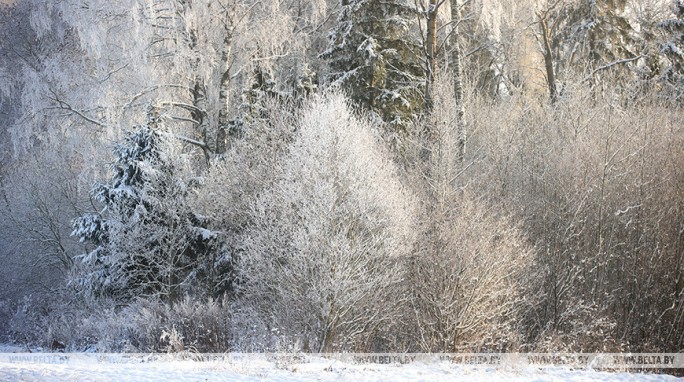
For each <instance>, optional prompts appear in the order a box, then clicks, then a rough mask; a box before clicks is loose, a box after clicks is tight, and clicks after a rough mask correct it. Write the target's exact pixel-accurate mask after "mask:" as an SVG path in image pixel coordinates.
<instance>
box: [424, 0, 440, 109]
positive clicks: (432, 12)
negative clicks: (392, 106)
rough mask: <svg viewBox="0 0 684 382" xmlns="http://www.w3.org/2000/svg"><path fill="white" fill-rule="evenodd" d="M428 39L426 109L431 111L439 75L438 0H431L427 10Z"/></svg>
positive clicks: (426, 48)
mask: <svg viewBox="0 0 684 382" xmlns="http://www.w3.org/2000/svg"><path fill="white" fill-rule="evenodd" d="M426 40H427V41H426V44H425V45H426V47H425V50H426V52H425V54H426V56H427V70H426V76H425V110H426V111H430V109H432V104H433V93H434V90H433V89H434V83H435V76H436V75H437V0H430V5H429V7H428V10H427V38H426Z"/></svg>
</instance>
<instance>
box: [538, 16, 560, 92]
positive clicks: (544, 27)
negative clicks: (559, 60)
mask: <svg viewBox="0 0 684 382" xmlns="http://www.w3.org/2000/svg"><path fill="white" fill-rule="evenodd" d="M538 17H539V25H540V27H541V33H542V42H543V44H544V46H543V48H544V65H545V66H546V82H547V84H548V86H549V97H550V98H551V103H552V104H553V103H556V100H557V97H558V96H557V92H556V74H555V73H554V71H553V53H552V51H551V41H550V40H551V37H550V31H549V26H548V24H547V23H546V18H544V17H542V16H541V15H538Z"/></svg>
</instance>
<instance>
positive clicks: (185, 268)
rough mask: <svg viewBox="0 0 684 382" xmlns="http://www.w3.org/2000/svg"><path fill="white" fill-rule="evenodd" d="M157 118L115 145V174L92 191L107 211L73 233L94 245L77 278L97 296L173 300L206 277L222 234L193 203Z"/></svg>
mask: <svg viewBox="0 0 684 382" xmlns="http://www.w3.org/2000/svg"><path fill="white" fill-rule="evenodd" d="M158 123H159V121H157V120H156V119H154V117H152V119H151V120H150V121H149V122H148V124H147V125H145V126H138V127H137V128H136V129H134V130H133V131H131V132H128V133H127V134H126V137H125V138H124V139H123V141H122V142H120V143H118V144H117V145H116V146H115V148H114V155H115V162H114V164H113V166H112V169H113V171H114V174H113V176H112V178H111V180H110V181H109V182H108V183H102V184H98V185H96V186H95V187H94V188H93V190H92V193H93V196H94V197H95V199H96V200H97V201H98V202H100V203H101V204H102V205H103V206H104V207H103V209H102V210H101V211H100V212H99V213H95V214H85V215H83V216H81V217H79V218H77V219H75V221H74V232H73V235H75V236H77V237H79V238H80V239H81V240H82V241H87V242H90V243H92V245H93V246H94V248H92V249H91V250H90V251H89V252H88V253H86V254H84V255H82V256H79V257H78V259H79V260H80V263H81V270H80V272H79V273H78V274H77V275H76V276H75V279H74V282H75V283H76V284H77V285H79V286H80V287H82V288H83V289H84V290H85V291H86V292H90V293H92V294H94V295H96V296H103V297H113V298H115V299H117V300H123V301H126V300H129V299H131V298H134V297H139V296H160V297H161V298H163V299H164V300H166V301H169V302H173V301H175V300H176V299H177V298H178V296H179V295H180V294H181V293H182V292H186V291H187V288H188V287H189V286H190V285H193V284H196V283H197V282H199V281H198V278H199V277H201V274H198V273H201V272H202V265H203V264H202V261H203V260H205V258H206V256H207V254H208V253H209V252H210V251H211V250H212V248H213V241H214V239H215V234H214V233H212V232H210V231H208V230H206V229H205V228H203V225H204V224H205V222H204V221H203V219H202V218H201V217H200V216H197V215H195V214H194V213H193V212H192V211H191V209H190V207H189V202H188V200H189V193H190V192H191V190H192V189H193V187H194V186H193V184H192V179H191V178H190V177H189V176H188V174H189V172H188V171H187V168H184V165H185V164H186V163H184V161H183V156H182V155H181V153H180V152H178V151H177V149H176V148H174V146H173V144H172V142H170V141H169V138H168V135H165V134H164V133H163V130H162V127H161V126H158ZM210 266H211V265H210Z"/></svg>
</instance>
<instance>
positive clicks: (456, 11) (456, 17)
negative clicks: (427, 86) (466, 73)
mask: <svg viewBox="0 0 684 382" xmlns="http://www.w3.org/2000/svg"><path fill="white" fill-rule="evenodd" d="M460 22H461V9H460V8H459V5H458V1H457V0H451V23H452V26H451V27H452V37H451V38H452V44H453V48H452V50H451V65H452V66H453V76H454V98H455V101H456V129H457V134H458V157H457V159H458V161H459V162H460V163H462V162H463V161H464V159H465V151H466V121H465V108H464V106H463V65H462V54H461V47H460V45H459V41H458V40H459V32H458V24H459V23H460Z"/></svg>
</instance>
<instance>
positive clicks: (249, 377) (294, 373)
mask: <svg viewBox="0 0 684 382" xmlns="http://www.w3.org/2000/svg"><path fill="white" fill-rule="evenodd" d="M0 350H4V351H6V352H5V353H3V354H0V381H263V380H267V381H335V382H339V381H487V382H492V381H683V380H684V378H675V377H673V376H669V375H656V374H637V373H608V372H599V371H593V370H570V369H566V368H560V367H544V368H539V367H524V368H517V369H515V368H505V367H502V368H491V367H473V366H465V365H455V364H452V363H449V362H446V361H442V362H430V363H422V362H414V363H409V364H404V365H400V364H353V363H348V362H341V361H336V360H330V359H325V358H321V357H315V356H306V357H304V358H300V359H282V358H268V357H245V358H244V359H239V358H235V357H233V358H230V357H229V358H226V359H222V360H209V361H207V360H202V361H199V360H188V359H181V358H177V357H174V356H150V357H145V356H135V357H129V356H125V355H96V354H80V355H79V354H74V353H69V354H66V355H59V354H54V353H51V354H36V353H31V354H22V353H12V354H8V353H9V352H13V351H17V350H19V349H16V348H4V349H3V348H2V347H0ZM60 357H62V358H60Z"/></svg>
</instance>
